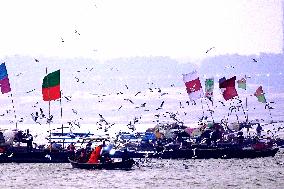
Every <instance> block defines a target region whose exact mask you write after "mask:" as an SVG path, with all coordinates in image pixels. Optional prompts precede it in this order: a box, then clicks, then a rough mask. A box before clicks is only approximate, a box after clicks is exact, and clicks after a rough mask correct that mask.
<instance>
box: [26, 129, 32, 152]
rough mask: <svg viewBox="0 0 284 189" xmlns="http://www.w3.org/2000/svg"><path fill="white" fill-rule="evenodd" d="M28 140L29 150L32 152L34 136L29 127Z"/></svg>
mask: <svg viewBox="0 0 284 189" xmlns="http://www.w3.org/2000/svg"><path fill="white" fill-rule="evenodd" d="M26 142H27V151H28V152H31V151H32V149H33V136H32V135H31V134H30V131H29V129H27V134H26Z"/></svg>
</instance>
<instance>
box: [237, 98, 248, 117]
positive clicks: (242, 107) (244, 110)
mask: <svg viewBox="0 0 284 189" xmlns="http://www.w3.org/2000/svg"><path fill="white" fill-rule="evenodd" d="M237 99H238V100H239V102H240V101H241V100H240V97H239V95H238V96H237ZM246 103H247V100H246ZM240 104H241V108H242V110H243V113H244V116H245V120H246V121H247V120H248V118H247V116H246V113H245V109H244V107H243V103H240Z"/></svg>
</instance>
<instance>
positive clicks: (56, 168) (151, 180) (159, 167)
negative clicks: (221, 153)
mask: <svg viewBox="0 0 284 189" xmlns="http://www.w3.org/2000/svg"><path fill="white" fill-rule="evenodd" d="M137 161H138V162H139V166H135V167H134V168H133V169H132V170H129V171H123V170H80V169H73V168H72V167H71V165H70V164H68V163H63V164H16V163H10V164H1V165H0V178H1V182H0V188H1V189H5V188H45V189H47V188H52V189H53V188H56V189H60V188H76V189H80V188H123V189H124V188H143V189H146V188H218V189H219V188H242V189H243V188H266V189H268V188H273V189H276V188H279V189H280V188H281V189H283V188H284V149H281V150H280V151H279V152H278V153H277V154H276V156H275V157H266V158H256V159H208V160H194V159H187V160H161V159H137Z"/></svg>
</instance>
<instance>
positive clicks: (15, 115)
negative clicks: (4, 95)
mask: <svg viewBox="0 0 284 189" xmlns="http://www.w3.org/2000/svg"><path fill="white" fill-rule="evenodd" d="M11 101H12V105H13V111H14V117H15V122H16V129H18V121H17V114H16V110H15V105H14V100H13V94H12V93H11Z"/></svg>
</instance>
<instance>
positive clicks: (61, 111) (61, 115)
mask: <svg viewBox="0 0 284 189" xmlns="http://www.w3.org/2000/svg"><path fill="white" fill-rule="evenodd" d="M61 97H62V90H60V100H59V102H60V117H61V121H62V117H63V109H62V100H61ZM63 129H64V126H63V123H61V135H62V136H63V134H64V131H63ZM62 145H63V149H64V140H63V143H62Z"/></svg>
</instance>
